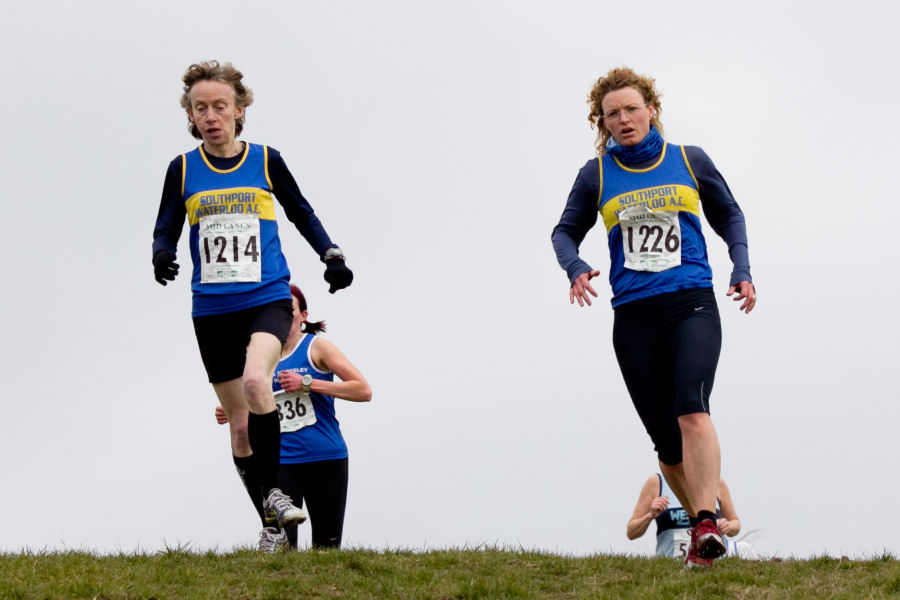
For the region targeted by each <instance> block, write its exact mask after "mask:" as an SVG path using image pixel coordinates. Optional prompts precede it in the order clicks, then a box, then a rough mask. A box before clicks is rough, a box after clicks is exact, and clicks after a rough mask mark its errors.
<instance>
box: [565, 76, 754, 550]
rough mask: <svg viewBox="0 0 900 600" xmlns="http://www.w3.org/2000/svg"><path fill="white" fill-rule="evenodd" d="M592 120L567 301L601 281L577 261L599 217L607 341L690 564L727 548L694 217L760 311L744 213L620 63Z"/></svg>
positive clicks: (711, 318)
mask: <svg viewBox="0 0 900 600" xmlns="http://www.w3.org/2000/svg"><path fill="white" fill-rule="evenodd" d="M589 103H590V107H591V111H590V115H589V117H588V118H589V120H590V122H591V124H592V126H596V127H597V129H598V136H597V151H598V154H599V157H598V158H594V159H591V160H589V161H588V162H587V164H585V165H584V167H582V169H581V170H580V171H579V173H578V176H577V178H576V180H575V184H574V186H573V187H572V191H571V192H570V193H569V198H568V201H567V202H566V207H565V209H564V210H563V213H562V216H561V218H560V220H559V223H558V224H557V225H556V227H555V228H554V229H553V235H552V241H553V247H554V250H555V251H556V256H557V260H558V261H559V264H560V266H561V267H562V268H563V269H564V270H565V271H566V273H567V275H568V278H569V285H570V288H569V301H570V302H571V303H574V302H576V301H577V302H578V305H579V306H584V305H585V304H587V305H590V304H591V296H593V297H595V298H596V297H597V292H596V291H595V290H594V288H593V287H592V285H591V279H593V278H594V277H596V276H598V275H599V274H600V271H599V270H596V269H593V268H592V267H591V266H590V265H589V264H588V263H587V262H585V261H584V260H582V259H581V257H580V256H579V254H578V249H579V246H580V245H581V242H582V241H583V240H584V238H585V236H586V235H587V232H588V231H589V230H590V229H591V228H592V227H593V226H594V225H595V223H596V222H597V219H598V215H599V216H600V217H602V220H603V225H604V227H605V229H606V233H607V237H608V244H609V254H610V272H609V281H610V284H611V286H612V291H613V297H612V306H613V309H614V314H615V318H614V325H613V346H614V349H615V352H616V358H617V360H618V363H619V368H620V370H621V372H622V375H623V377H624V379H625V384H626V386H627V388H628V392H629V394H630V396H631V399H632V402H633V403H634V406H635V409H636V410H637V412H638V415H639V416H640V418H641V421H642V422H643V424H644V427H645V428H646V430H647V433H648V434H649V435H650V438H651V440H652V441H653V444H654V446H655V450H656V453H657V457H658V459H659V464H660V469H661V470H662V472H663V474H664V475H665V477H666V479H667V480H668V482H669V484H670V485H671V487H672V490H673V492H674V493H675V495H676V496H677V497H678V499H679V501H680V502H681V505H682V506H683V507H684V508H685V510H686V511H687V513H688V515H689V517H690V523H691V532H692V533H691V536H692V537H691V546H690V549H689V551H688V553H687V556H686V557H685V564H686V565H687V566H710V565H712V559H713V558H716V557H718V556H721V555H722V554H723V553H724V552H725V549H726V548H725V541H724V539H723V538H722V535H721V533H720V532H719V530H718V529H717V527H716V521H715V511H716V488H717V485H718V482H719V466H720V452H719V441H718V437H717V436H716V431H715V428H714V427H713V424H712V421H711V420H710V416H709V411H710V409H709V397H710V392H711V390H712V385H713V380H714V378H715V372H716V365H717V364H718V359H719V350H720V348H721V343H722V331H721V325H720V320H719V312H718V308H717V305H716V299H715V296H714V294H713V292H712V285H713V283H712V271H711V269H710V266H709V261H708V259H707V253H706V241H705V240H704V238H703V234H702V231H701V225H700V211H701V208H702V210H703V214H704V215H705V216H706V220H707V221H708V222H709V224H710V225H711V226H712V228H713V230H714V231H715V232H716V233H717V234H718V235H719V236H721V237H722V238H723V239H724V240H725V242H726V243H727V244H728V251H729V255H730V256H731V260H732V262H733V264H734V269H733V271H732V273H731V279H730V283H729V288H728V292H727V295H728V296H734V300H735V301H738V302H741V304H740V305H739V306H740V310H742V311H745V312H747V313H749V312H750V311H751V310H753V307H754V306H755V304H756V291H755V289H754V287H753V283H752V280H751V278H750V261H749V258H748V251H747V233H746V227H745V224H744V215H743V212H741V209H740V207H739V206H738V205H737V202H735V200H734V197H733V196H732V194H731V191H730V190H729V189H728V185H727V184H726V183H725V180H724V179H723V178H722V176H721V175H720V174H719V172H718V171H717V170H716V167H715V166H714V165H713V163H712V161H711V160H710V158H709V157H708V156H707V155H706V153H705V152H704V151H703V150H702V149H700V148H699V147H696V146H676V145H671V144H668V143H667V142H666V141H665V140H664V139H663V136H662V123H661V121H660V110H661V105H660V101H659V94H658V92H657V91H656V89H655V82H654V80H653V79H651V78H649V77H645V76H642V75H639V74H637V73H635V72H634V71H632V70H631V69H628V68H617V69H612V70H611V71H609V73H607V74H606V75H605V76H604V77H601V78H600V79H599V80H597V82H596V84H595V85H594V88H593V90H592V91H591V94H590V99H589Z"/></svg>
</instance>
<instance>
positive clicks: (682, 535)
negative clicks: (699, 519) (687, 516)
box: [672, 529, 691, 558]
mask: <svg viewBox="0 0 900 600" xmlns="http://www.w3.org/2000/svg"><path fill="white" fill-rule="evenodd" d="M674 534H675V535H674V537H673V542H674V544H673V545H674V546H675V548H674V550H673V551H672V557H673V558H684V557H685V556H687V553H688V550H690V549H691V530H690V529H676V530H675V531H674Z"/></svg>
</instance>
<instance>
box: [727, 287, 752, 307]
mask: <svg viewBox="0 0 900 600" xmlns="http://www.w3.org/2000/svg"><path fill="white" fill-rule="evenodd" d="M735 292H737V293H738V295H737V296H735V297H734V301H735V302H738V301H740V300H743V301H744V303H743V304H741V307H740V308H739V309H738V310H742V311H744V312H747V313H749V312H750V311H751V310H753V307H754V306H756V288H755V287H754V286H753V284H752V283H750V282H749V281H742V282H740V283H739V284H737V285H733V286H731V287H730V288H728V293H727V294H725V295H726V296H731V295H732V294H734V293H735Z"/></svg>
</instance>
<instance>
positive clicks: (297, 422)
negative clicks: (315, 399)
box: [275, 390, 316, 433]
mask: <svg viewBox="0 0 900 600" xmlns="http://www.w3.org/2000/svg"><path fill="white" fill-rule="evenodd" d="M275 408H276V409H277V410H278V420H279V421H280V422H281V433H289V432H291V431H297V430H298V429H303V428H304V427H309V426H310V425H315V424H316V411H315V410H314V409H313V404H312V398H310V397H309V394H304V393H303V392H286V391H284V390H278V391H277V392H275Z"/></svg>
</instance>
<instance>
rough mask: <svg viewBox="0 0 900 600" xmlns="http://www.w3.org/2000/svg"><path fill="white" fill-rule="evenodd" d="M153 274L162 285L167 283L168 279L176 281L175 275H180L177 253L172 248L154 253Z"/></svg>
mask: <svg viewBox="0 0 900 600" xmlns="http://www.w3.org/2000/svg"><path fill="white" fill-rule="evenodd" d="M153 274H154V276H155V277H156V281H158V282H159V283H160V284H162V285H166V281H175V276H176V275H178V263H176V262H175V253H174V252H172V251H171V250H157V251H156V253H155V254H154V255H153Z"/></svg>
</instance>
